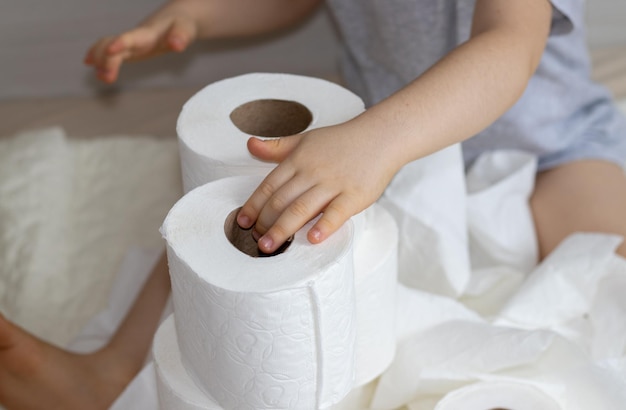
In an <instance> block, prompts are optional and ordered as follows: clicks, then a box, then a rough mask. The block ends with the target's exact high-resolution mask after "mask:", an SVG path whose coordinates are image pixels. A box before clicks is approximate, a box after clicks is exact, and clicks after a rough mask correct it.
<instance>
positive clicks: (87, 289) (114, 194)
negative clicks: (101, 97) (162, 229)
mask: <svg viewBox="0 0 626 410" xmlns="http://www.w3.org/2000/svg"><path fill="white" fill-rule="evenodd" d="M178 170H179V159H178V153H177V148H176V142H175V140H174V139H168V140H164V139H155V138H151V137H132V138H130V137H123V136H109V137H102V138H95V139H70V138H67V137H66V136H65V135H64V132H63V130H62V129H60V128H48V129H41V130H34V131H31V132H25V133H22V134H20V135H17V136H15V137H13V138H5V139H0V311H1V312H2V313H3V314H4V315H6V316H7V317H8V318H10V319H12V320H14V321H16V322H17V323H19V324H20V325H22V326H23V327H25V328H26V329H28V330H29V331H31V332H32V333H34V334H36V335H38V336H40V337H42V338H44V339H46V340H48V341H51V342H53V343H56V344H60V345H65V344H67V343H68V342H69V341H70V340H71V339H72V338H73V337H74V336H75V335H76V334H77V332H78V331H79V330H80V329H81V328H82V327H83V326H84V325H85V323H86V322H87V321H88V320H89V319H90V318H91V317H92V316H93V315H94V314H96V313H97V312H98V311H100V310H101V309H102V308H103V307H104V306H105V305H106V303H107V302H108V295H109V289H110V287H111V283H112V280H113V278H114V275H115V273H116V272H117V271H118V269H119V267H120V263H121V261H122V258H123V257H124V255H125V254H126V252H127V251H128V249H129V247H131V246H134V247H144V248H160V247H162V246H163V245H162V242H161V236H160V234H159V231H158V228H159V226H160V224H161V222H162V221H163V218H164V217H165V215H166V214H167V211H168V210H169V208H170V207H171V205H172V204H174V202H176V200H177V199H178V198H179V197H180V195H181V192H182V190H181V182H180V173H179V171H178Z"/></svg>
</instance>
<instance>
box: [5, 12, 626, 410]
mask: <svg viewBox="0 0 626 410" xmlns="http://www.w3.org/2000/svg"><path fill="white" fill-rule="evenodd" d="M319 3H321V1H320V0H266V1H259V0H231V1H223V2H217V1H210V0H171V1H170V2H169V3H167V4H165V5H164V6H163V7H162V8H161V9H159V10H158V11H157V12H156V13H155V14H153V15H152V16H151V17H149V18H148V19H147V20H146V21H145V22H143V23H142V24H140V25H139V26H138V27H137V28H136V29H133V30H131V31H129V32H126V33H123V34H121V35H119V36H116V37H108V38H104V39H102V40H100V41H99V42H97V43H96V44H95V45H94V46H93V47H92V48H91V49H90V50H89V52H88V54H87V58H86V63H87V64H90V65H93V66H94V67H95V68H96V70H97V75H98V77H99V78H100V79H102V80H103V81H105V82H114V81H115V80H116V78H117V76H118V72H119V69H120V66H121V64H122V63H123V62H125V61H132V60H136V59H141V58H149V57H152V56H154V55H157V54H160V53H163V52H167V51H182V50H184V49H185V48H186V47H187V46H188V45H189V44H190V43H192V42H193V41H194V40H196V39H200V38H222V37H234V36H243V35H255V34H259V33H263V32H267V31H271V30H275V29H278V28H282V27H285V26H288V25H291V24H295V23H296V22H298V21H299V20H301V19H302V18H303V17H305V16H306V15H308V14H309V13H310V12H311V11H312V10H313V9H314V8H315V7H316V6H318V4H319ZM327 3H328V6H329V7H330V10H331V12H332V14H333V16H334V18H335V20H336V22H337V23H338V27H339V29H340V33H341V35H342V39H343V41H344V46H345V53H344V56H343V68H344V72H345V77H346V80H347V82H348V84H349V86H350V87H351V88H353V89H354V90H355V91H357V92H358V93H359V94H360V95H361V96H362V97H363V98H364V99H365V100H366V103H367V104H368V105H369V106H370V108H369V109H368V110H367V111H366V112H365V113H363V114H362V115H360V116H358V117H357V118H355V119H353V120H351V121H348V122H346V123H344V124H341V125H336V126H332V127H326V128H322V129H318V130H313V131H310V132H307V133H305V134H303V135H298V136H292V137H287V138H281V139H277V140H271V141H261V140H258V139H255V138H252V139H250V140H249V143H248V148H249V150H250V152H251V153H252V154H254V155H256V156H257V157H259V158H262V159H265V160H272V161H276V162H280V164H279V165H278V166H277V167H276V168H275V170H274V171H273V172H272V173H270V175H268V177H267V178H266V179H265V180H264V182H263V183H262V184H261V186H260V187H259V188H258V189H257V190H256V191H255V192H254V193H253V194H252V196H251V197H250V199H249V200H248V201H247V202H246V203H245V204H244V206H243V209H242V210H241V212H240V214H239V215H238V222H239V224H240V225H241V226H243V227H246V228H247V227H250V226H252V225H254V233H255V237H256V238H257V239H258V244H259V247H260V248H261V249H262V250H263V251H265V252H272V251H273V250H275V249H276V248H277V247H278V246H280V244H281V243H282V242H283V241H284V240H285V239H286V238H288V237H289V236H290V235H291V234H293V233H294V232H295V231H297V230H298V229H299V228H300V227H301V226H303V225H304V223H306V222H307V221H308V220H310V219H311V218H312V217H314V216H316V215H317V214H319V213H320V212H323V216H322V217H321V218H320V219H319V221H318V222H317V223H316V224H315V226H314V227H313V228H312V229H311V230H310V231H309V232H308V237H309V240H310V241H311V242H313V243H317V242H321V241H323V240H324V239H325V238H327V237H328V236H329V235H331V234H332V233H333V232H334V231H335V230H336V229H337V228H338V227H339V226H341V224H343V222H344V221H346V220H347V219H348V218H349V217H350V216H351V215H354V214H356V213H357V212H359V211H361V210H362V209H364V208H366V207H367V206H369V205H370V204H371V203H373V202H374V201H375V200H376V199H377V198H378V197H379V196H380V195H381V194H382V192H383V191H384V189H385V187H386V186H387V185H388V183H389V182H390V180H391V178H392V177H393V176H394V174H395V173H396V172H397V171H398V170H399V169H400V168H401V167H402V166H403V165H404V164H407V163H408V162H410V161H413V160H415V159H418V158H421V157H423V156H426V155H428V154H431V153H433V152H435V151H437V150H439V149H442V148H444V147H446V146H448V145H450V144H453V143H456V142H460V141H465V142H464V147H463V148H464V156H465V160H466V164H470V163H471V161H472V160H473V159H475V158H476V157H477V156H478V155H479V154H480V153H481V152H483V151H485V150H491V149H497V148H516V149H524V150H527V151H530V152H532V153H534V154H536V155H537V156H538V158H539V170H540V172H539V173H538V175H537V181H536V190H535V192H534V194H533V196H532V199H531V207H532V210H533V213H534V218H535V223H536V229H537V234H538V240H539V246H540V254H541V255H542V256H545V255H546V254H548V253H549V252H550V251H551V250H552V249H553V248H554V247H555V246H556V245H557V244H558V243H559V242H560V241H561V240H562V239H563V238H564V237H565V236H567V235H568V234H570V233H572V232H575V231H601V232H611V233H616V234H620V235H626V178H625V177H624V173H623V170H622V169H621V167H620V164H621V163H622V162H623V160H624V159H626V125H624V122H623V120H622V119H621V118H620V117H619V116H618V115H617V113H616V110H615V108H614V107H613V106H612V105H611V104H610V100H609V97H608V95H607V94H606V93H605V91H603V89H602V88H600V87H598V86H597V85H595V84H593V83H592V82H591V81H590V80H589V63H588V58H587V55H586V51H585V43H584V42H585V38H584V31H583V27H582V21H583V4H582V1H571V0H552V1H551V2H550V1H548V0H506V1H501V0H476V1H475V2H473V1H469V0H457V1H453V0H451V1H438V0H387V1H376V0H369V1H366V0H329V1H328V2H327ZM470 137H473V138H471V139H470ZM328 147H332V149H331V150H329V149H328ZM363 180H367V181H368V182H369V183H368V184H367V185H365V184H362V181H363ZM619 253H620V254H621V255H624V256H626V245H622V246H621V247H620V248H619ZM168 287H169V282H168V278H167V269H166V266H165V263H164V261H163V260H162V261H161V262H160V264H159V266H157V268H156V269H155V271H154V272H153V274H152V276H151V277H150V279H149V281H148V282H147V284H146V286H145V288H144V289H143V291H142V293H141V294H140V296H139V297H138V299H137V301H136V302H135V305H134V306H133V308H132V309H131V311H130V312H129V315H128V316H127V318H126V320H125V322H124V323H123V324H122V325H121V327H120V329H119V330H118V332H117V333H116V334H115V336H114V337H113V339H112V341H111V342H110V343H109V344H108V345H107V346H106V347H105V348H104V349H102V350H101V351H98V352H96V353H94V354H91V355H86V356H78V355H71V354H68V353H66V352H64V351H61V350H58V349H56V348H54V347H51V346H49V345H46V344H44V343H42V342H40V341H38V340H36V339H34V338H33V337H32V336H30V335H28V334H26V333H25V332H23V331H22V330H20V329H18V328H17V327H15V326H14V325H12V324H10V323H8V322H7V321H5V320H0V363H1V365H0V372H1V373H2V374H1V375H0V402H1V403H2V404H4V405H6V406H7V407H8V408H9V409H11V408H19V409H28V408H32V409H38V408H44V407H45V408H63V409H73V408H80V409H84V408H106V406H107V405H109V404H110V403H111V402H112V401H113V400H114V399H115V397H116V396H117V394H119V392H120V391H121V389H122V388H123V386H124V385H125V384H127V383H128V382H129V380H130V379H131V378H132V376H133V375H134V373H135V372H137V371H138V369H139V368H140V366H141V364H142V362H143V359H144V357H145V355H146V353H147V351H148V348H149V345H150V340H151V338H152V335H153V334H154V331H155V329H156V326H157V322H158V319H159V316H160V313H161V308H162V307H163V305H164V303H165V300H166V298H167V294H168Z"/></svg>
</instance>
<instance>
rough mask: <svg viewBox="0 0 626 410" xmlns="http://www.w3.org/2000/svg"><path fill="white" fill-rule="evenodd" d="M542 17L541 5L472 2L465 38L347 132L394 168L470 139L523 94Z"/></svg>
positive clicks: (539, 48)
mask: <svg viewBox="0 0 626 410" xmlns="http://www.w3.org/2000/svg"><path fill="white" fill-rule="evenodd" d="M481 3H482V4H481ZM498 3H508V4H498ZM481 7H482V9H481ZM496 7H497V8H498V9H496ZM500 7H501V8H502V9H503V10H500ZM495 14H497V19H496V18H495V17H494V15H495ZM550 16H551V9H550V5H549V3H548V2H547V1H545V0H533V1H528V0H521V1H517V0H516V1H513V0H508V1H507V2H501V1H498V0H495V1H492V0H482V1H480V0H479V1H478V2H477V10H476V17H475V22H474V28H473V35H472V37H471V39H470V40H469V41H467V42H466V43H464V44H463V45H461V46H459V47H458V48H456V49H455V50H453V51H452V52H451V53H449V54H448V55H447V56H446V57H444V58H443V59H442V60H440V61H439V62H438V63H437V64H435V65H434V66H433V67H432V68H431V69H429V70H428V71H427V72H426V73H424V74H423V75H422V76H420V77H419V78H418V79H416V80H415V81H413V82H412V83H411V84H409V85H408V86H406V87H405V88H403V89H402V90H400V91H398V92H397V93H395V94H394V95H392V96H391V97H389V98H388V99H386V100H384V101H382V102H381V103H379V104H377V105H375V106H373V107H372V108H370V109H369V110H368V111H367V112H366V113H364V114H363V115H362V116H360V117H358V118H356V119H355V120H353V121H354V122H355V125H357V124H358V126H359V128H360V129H362V130H367V132H368V133H370V134H372V137H373V138H375V136H374V135H377V136H378V137H379V138H380V136H384V138H385V143H384V144H381V145H384V147H381V148H382V149H387V150H391V151H392V152H389V156H390V158H393V160H394V161H397V162H399V163H401V164H405V163H408V162H409V161H412V160H414V159H417V158H420V157H423V156H425V155H428V154H430V153H433V152H435V151H437V150H439V149H442V148H444V147H446V146H448V145H451V144H453V143H456V142H460V141H463V140H465V139H467V138H469V137H471V136H473V135H475V134H476V133H478V132H480V131H481V130H482V129H484V128H486V127H487V126H488V125H490V124H491V123H492V122H493V121H495V120H496V119H497V118H498V117H499V116H501V115H502V114H503V113H504V112H505V111H506V110H507V109H509V108H510V107H511V106H512V105H513V104H514V103H515V101H517V99H518V98H519V97H520V96H521V94H522V93H523V91H524V89H525V87H526V85H527V83H528V81H529V79H530V77H531V76H532V74H533V72H534V71H535V69H536V67H537V65H538V63H539V59H540V56H541V54H542V52H543V49H544V46H545V42H546V38H547V35H548V31H549V27H550ZM388 138H389V140H388Z"/></svg>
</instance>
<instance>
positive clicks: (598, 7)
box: [587, 0, 626, 46]
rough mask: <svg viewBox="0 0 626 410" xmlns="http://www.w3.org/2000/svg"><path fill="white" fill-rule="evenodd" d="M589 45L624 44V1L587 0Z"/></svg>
mask: <svg viewBox="0 0 626 410" xmlns="http://www.w3.org/2000/svg"><path fill="white" fill-rule="evenodd" d="M587 23H588V25H589V44H590V45H592V46H610V45H616V44H626V0H587Z"/></svg>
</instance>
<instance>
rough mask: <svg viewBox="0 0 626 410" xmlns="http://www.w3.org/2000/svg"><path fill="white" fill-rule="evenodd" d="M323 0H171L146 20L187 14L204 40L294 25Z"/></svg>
mask: <svg viewBox="0 0 626 410" xmlns="http://www.w3.org/2000/svg"><path fill="white" fill-rule="evenodd" d="M320 3H321V0H170V1H169V2H168V3H166V4H165V5H164V6H163V7H162V8H161V9H159V10H158V11H157V12H155V13H154V14H153V15H152V16H150V17H149V18H148V19H147V21H150V19H152V18H155V17H157V16H162V15H163V14H170V13H171V14H173V15H180V14H186V15H188V16H189V17H190V18H192V19H193V20H195V21H196V22H197V25H198V26H197V27H198V37H199V38H204V39H214V38H233V37H244V36H253V35H256V34H263V33H267V32H271V31H275V30H278V29H281V28H285V27H288V26H291V25H293V24H295V23H297V22H299V21H300V20H302V19H303V18H304V17H306V16H307V15H309V14H310V13H311V12H312V11H313V10H314V9H315V7H316V6H317V5H318V4H320Z"/></svg>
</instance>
